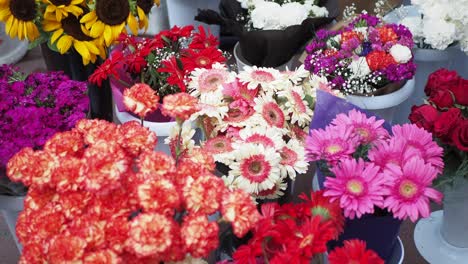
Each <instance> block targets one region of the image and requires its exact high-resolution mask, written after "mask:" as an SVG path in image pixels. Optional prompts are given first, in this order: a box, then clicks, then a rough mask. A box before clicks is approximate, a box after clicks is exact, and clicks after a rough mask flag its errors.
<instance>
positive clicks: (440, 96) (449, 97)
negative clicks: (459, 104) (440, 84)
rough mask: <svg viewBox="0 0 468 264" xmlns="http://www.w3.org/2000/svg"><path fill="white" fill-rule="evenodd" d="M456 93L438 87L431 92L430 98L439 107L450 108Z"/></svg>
mask: <svg viewBox="0 0 468 264" xmlns="http://www.w3.org/2000/svg"><path fill="white" fill-rule="evenodd" d="M453 98H454V95H453V93H452V92H451V91H450V90H442V89H437V90H433V91H432V92H431V96H430V97H429V100H430V101H432V102H433V103H434V104H436V106H437V107H439V108H448V107H451V106H453V103H454V101H453Z"/></svg>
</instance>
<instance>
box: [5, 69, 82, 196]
mask: <svg viewBox="0 0 468 264" xmlns="http://www.w3.org/2000/svg"><path fill="white" fill-rule="evenodd" d="M0 87H1V88H0V116H1V117H2V118H1V119H0V193H2V194H8V195H24V191H25V190H24V186H23V185H14V184H11V182H10V181H8V179H7V178H6V177H5V171H6V164H7V162H8V160H9V159H10V158H11V157H12V156H13V155H14V154H15V153H17V152H18V151H20V150H21V149H22V148H24V147H30V148H34V149H42V148H43V146H44V144H45V142H46V140H48V139H49V138H50V137H52V136H53V135H54V134H55V133H57V132H61V131H66V130H69V129H71V128H72V127H73V126H74V125H75V123H76V122H77V121H78V120H80V119H82V118H85V117H86V115H87V113H88V109H89V99H88V95H87V94H86V83H85V82H78V81H73V80H70V79H69V78H68V77H67V76H66V75H64V74H63V73H56V72H50V73H32V74H29V75H26V74H24V73H22V72H20V71H18V70H17V69H15V68H13V67H11V66H8V65H3V66H0Z"/></svg>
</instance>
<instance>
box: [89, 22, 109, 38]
mask: <svg viewBox="0 0 468 264" xmlns="http://www.w3.org/2000/svg"><path fill="white" fill-rule="evenodd" d="M104 31H105V26H104V24H103V23H102V22H101V21H96V23H94V25H93V26H92V27H91V31H90V32H89V34H90V35H91V37H93V38H97V37H99V36H101V35H102V33H103V32H104ZM104 33H105V32H104Z"/></svg>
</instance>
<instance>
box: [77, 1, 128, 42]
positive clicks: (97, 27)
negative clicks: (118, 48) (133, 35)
mask: <svg viewBox="0 0 468 264" xmlns="http://www.w3.org/2000/svg"><path fill="white" fill-rule="evenodd" d="M95 4H96V9H95V10H93V11H91V12H89V13H87V14H86V15H84V16H83V17H82V18H81V20H80V22H81V23H84V24H85V27H86V29H88V30H89V32H90V36H91V37H93V38H99V37H103V38H104V42H105V44H106V46H110V45H111V44H112V43H113V42H114V41H115V40H116V39H117V38H118V37H119V35H120V33H122V32H125V24H126V23H128V24H129V26H130V28H131V29H132V31H133V30H134V29H135V25H137V23H136V19H135V17H133V15H132V14H131V13H130V4H129V3H128V0H96V2H95Z"/></svg>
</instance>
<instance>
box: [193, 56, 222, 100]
mask: <svg viewBox="0 0 468 264" xmlns="http://www.w3.org/2000/svg"><path fill="white" fill-rule="evenodd" d="M190 77H191V82H190V83H189V85H188V87H189V88H190V89H193V92H192V95H194V96H199V95H200V94H204V93H210V92H214V91H216V90H218V89H219V88H220V87H221V86H222V85H223V83H226V82H228V81H230V79H231V78H230V77H231V75H230V73H229V72H228V71H227V69H226V68H225V67H224V66H223V65H221V64H219V63H216V64H215V65H213V68H212V69H203V68H198V69H195V70H194V71H193V72H192V73H191V76H190Z"/></svg>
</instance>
